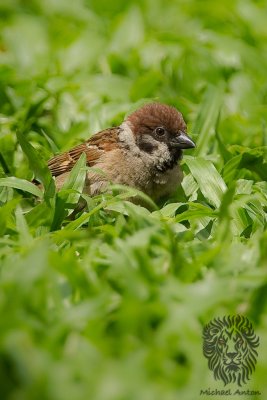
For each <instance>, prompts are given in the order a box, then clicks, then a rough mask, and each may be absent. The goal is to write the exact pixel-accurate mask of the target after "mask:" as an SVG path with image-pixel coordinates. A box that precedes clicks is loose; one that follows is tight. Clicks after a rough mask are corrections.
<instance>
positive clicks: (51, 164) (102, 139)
mask: <svg viewBox="0 0 267 400" xmlns="http://www.w3.org/2000/svg"><path fill="white" fill-rule="evenodd" d="M118 133H119V127H115V128H109V129H105V130H103V131H101V132H98V133H96V134H95V135H93V136H92V137H91V138H90V139H89V140H87V141H86V142H84V143H81V144H79V145H78V146H76V147H74V148H73V149H71V150H69V151H66V152H65V153H62V154H58V155H56V156H55V157H53V158H51V159H50V160H49V161H48V168H49V169H50V171H51V173H52V175H53V176H59V175H61V174H64V173H65V172H68V171H70V170H71V169H72V168H73V167H74V165H75V163H76V162H77V161H78V160H79V158H80V156H81V154H82V153H85V154H86V160H87V161H86V163H87V165H88V166H89V167H92V166H93V165H95V164H96V163H97V162H98V160H99V158H100V157H101V156H102V155H103V154H105V153H106V152H108V151H111V150H113V149H115V148H116V147H117V146H118Z"/></svg>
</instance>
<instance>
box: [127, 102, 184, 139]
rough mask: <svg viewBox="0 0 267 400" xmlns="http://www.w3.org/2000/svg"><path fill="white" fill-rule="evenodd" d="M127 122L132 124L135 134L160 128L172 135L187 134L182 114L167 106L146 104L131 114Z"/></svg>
mask: <svg viewBox="0 0 267 400" xmlns="http://www.w3.org/2000/svg"><path fill="white" fill-rule="evenodd" d="M126 120H127V121H129V122H130V123H131V126H132V130H133V132H134V133H135V134H137V133H139V134H142V133H145V132H146V131H147V130H148V128H152V129H155V128H156V127H158V126H164V127H165V128H166V129H167V130H168V131H169V132H171V133H176V132H178V131H179V130H181V131H184V132H186V124H185V122H184V119H183V116H182V114H181V113H180V112H179V111H177V110H176V108H174V107H172V106H168V105H166V104H161V103H150V104H146V105H144V106H143V107H141V108H139V109H138V110H136V111H134V112H133V113H132V114H130V115H129V116H128V118H127V119H126Z"/></svg>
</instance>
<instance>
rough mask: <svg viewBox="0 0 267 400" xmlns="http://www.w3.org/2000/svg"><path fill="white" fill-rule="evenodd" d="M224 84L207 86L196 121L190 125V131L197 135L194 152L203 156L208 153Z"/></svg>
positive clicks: (213, 135) (220, 104)
mask: <svg viewBox="0 0 267 400" xmlns="http://www.w3.org/2000/svg"><path fill="white" fill-rule="evenodd" d="M223 93H224V85H223V83H222V82H221V83H219V84H218V86H216V87H215V86H209V87H208V89H207V91H206V93H205V96H204V100H203V103H202V105H201V107H200V110H199V113H198V116H197V118H196V121H195V123H194V125H193V127H192V132H193V134H194V135H197V146H196V149H195V154H196V155H198V156H204V155H206V154H208V151H209V148H210V146H211V142H212V141H211V139H212V138H213V137H215V130H216V125H217V120H218V116H219V113H220V110H221V106H222V101H223Z"/></svg>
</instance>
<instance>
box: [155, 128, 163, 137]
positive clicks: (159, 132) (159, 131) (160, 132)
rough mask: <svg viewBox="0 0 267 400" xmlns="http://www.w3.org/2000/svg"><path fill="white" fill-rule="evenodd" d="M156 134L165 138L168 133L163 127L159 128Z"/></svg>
mask: <svg viewBox="0 0 267 400" xmlns="http://www.w3.org/2000/svg"><path fill="white" fill-rule="evenodd" d="M155 132H156V134H157V135H158V136H164V135H165V133H166V131H165V129H164V128H162V127H161V126H159V127H158V128H156V129H155Z"/></svg>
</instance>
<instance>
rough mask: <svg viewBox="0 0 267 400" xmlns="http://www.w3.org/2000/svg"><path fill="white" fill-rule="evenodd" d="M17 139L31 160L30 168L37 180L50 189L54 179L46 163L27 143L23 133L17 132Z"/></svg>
mask: <svg viewBox="0 0 267 400" xmlns="http://www.w3.org/2000/svg"><path fill="white" fill-rule="evenodd" d="M17 138H18V141H19V144H20V145H21V148H22V150H23V152H24V153H25V155H26V156H27V158H28V160H29V164H30V167H31V169H32V171H33V172H34V174H35V176H36V178H37V179H38V180H40V181H41V182H42V184H43V185H44V187H45V188H49V186H50V185H51V181H52V180H53V179H52V176H51V173H50V171H49V168H48V166H47V164H46V162H45V161H44V160H43V159H42V157H41V156H40V155H39V154H38V153H37V151H36V150H35V148H34V147H33V146H32V145H31V144H30V143H29V142H28V141H27V139H26V138H25V135H23V134H22V133H21V132H17Z"/></svg>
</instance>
